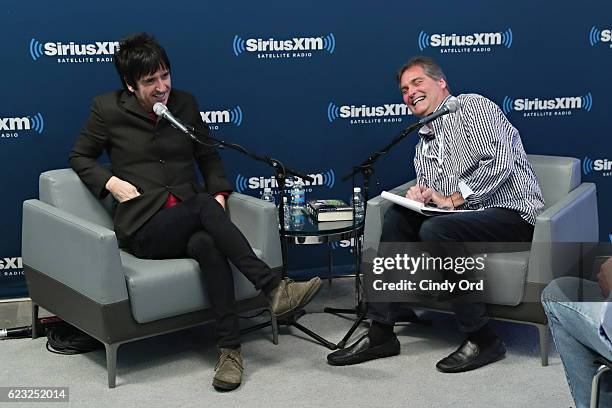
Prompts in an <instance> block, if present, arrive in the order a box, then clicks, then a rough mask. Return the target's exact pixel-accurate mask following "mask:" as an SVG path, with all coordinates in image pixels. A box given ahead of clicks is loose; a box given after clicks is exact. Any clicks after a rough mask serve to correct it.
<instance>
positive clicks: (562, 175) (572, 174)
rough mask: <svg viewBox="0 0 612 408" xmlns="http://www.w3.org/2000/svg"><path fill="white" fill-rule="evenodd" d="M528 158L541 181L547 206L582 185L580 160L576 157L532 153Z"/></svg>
mask: <svg viewBox="0 0 612 408" xmlns="http://www.w3.org/2000/svg"><path fill="white" fill-rule="evenodd" d="M527 159H528V160H529V163H530V164H531V166H532V167H533V170H534V171H535V174H536V176H537V177H538V181H539V182H540V189H541V190H542V195H544V201H545V203H546V208H548V207H550V206H551V205H553V204H554V203H556V202H557V201H559V199H560V198H561V197H563V196H565V195H566V194H567V193H569V192H570V191H572V190H573V189H575V188H576V187H578V185H580V181H581V179H580V160H578V159H576V158H573V157H560V156H540V155H536V154H530V155H528V156H527Z"/></svg>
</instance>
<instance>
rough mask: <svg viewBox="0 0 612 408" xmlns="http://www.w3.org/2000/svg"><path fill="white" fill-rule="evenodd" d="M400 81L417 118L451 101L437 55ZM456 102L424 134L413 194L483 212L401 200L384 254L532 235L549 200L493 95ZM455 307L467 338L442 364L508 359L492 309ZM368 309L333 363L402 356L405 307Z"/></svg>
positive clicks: (411, 65)
mask: <svg viewBox="0 0 612 408" xmlns="http://www.w3.org/2000/svg"><path fill="white" fill-rule="evenodd" d="M397 80H398V83H399V86H400V90H401V92H402V97H403V100H404V103H406V105H408V108H409V109H410V110H411V112H412V113H413V114H414V115H416V116H419V117H425V116H427V115H429V114H431V113H433V112H435V111H436V110H438V109H440V108H441V107H442V106H443V105H444V104H445V103H446V102H447V101H448V100H449V99H450V98H451V94H450V91H449V87H448V84H447V82H446V77H445V75H444V73H443V72H442V69H441V68H440V66H439V65H438V64H437V63H436V62H435V61H434V60H433V59H431V58H428V57H421V56H419V57H415V58H413V59H412V60H410V61H409V62H408V63H407V64H405V65H404V66H403V67H402V68H401V69H400V70H399V72H398V74H397ZM457 100H458V102H459V108H458V109H457V111H456V112H455V113H451V114H448V115H445V116H442V117H439V118H437V119H435V120H433V121H432V122H430V123H429V124H428V125H425V126H423V127H422V128H421V129H420V130H419V136H420V140H419V142H418V144H417V145H416V151H415V157H414V167H415V172H416V176H417V180H418V182H417V184H416V185H414V186H412V187H411V188H410V189H409V190H408V192H407V193H406V197H407V198H410V199H412V200H416V201H419V202H422V203H430V202H432V203H434V204H435V205H436V206H437V207H440V208H449V209H455V208H457V209H482V211H473V212H457V213H451V214H445V215H439V216H436V217H425V216H423V215H421V214H419V213H416V212H414V211H412V210H409V209H406V208H404V207H400V206H397V205H396V206H393V207H391V208H390V209H389V211H388V212H387V213H386V214H385V219H384V222H383V228H382V234H381V237H380V242H381V247H380V248H379V253H381V252H382V253H383V254H384V252H385V249H384V248H387V247H386V246H385V243H398V242H427V243H431V242H433V243H437V244H436V245H429V246H428V247H431V248H435V249H436V250H437V251H442V252H444V251H449V248H450V247H452V252H454V255H455V256H456V255H457V252H458V251H464V250H465V249H462V248H461V247H460V246H459V245H456V246H452V244H448V243H449V242H458V243H461V242H527V241H530V240H531V238H532V235H533V225H534V224H535V219H536V216H537V215H538V214H539V212H540V211H541V210H542V208H543V207H544V200H543V198H542V193H541V191H540V187H539V185H538V181H537V178H536V176H535V174H534V172H533V170H532V168H531V166H530V164H529V163H528V161H527V157H526V154H525V151H524V149H523V145H522V143H521V138H520V135H519V133H518V131H517V130H516V129H515V128H514V126H512V124H511V123H510V122H509V121H508V119H507V118H506V117H505V116H504V114H503V113H502V112H501V110H500V109H499V107H498V106H497V105H496V104H495V103H493V102H492V101H490V100H489V99H487V98H485V97H483V96H481V95H477V94H464V95H459V96H457ZM440 243H446V244H440ZM465 255H468V256H469V254H465ZM456 273H457V274H459V273H460V272H459V271H456ZM451 304H452V306H453V309H454V312H455V315H456V318H457V322H458V324H459V329H460V330H461V331H462V332H463V333H465V335H466V340H465V341H464V342H463V344H462V345H461V346H460V347H459V348H458V349H457V350H456V351H454V352H453V353H451V354H450V355H449V356H448V357H446V358H444V359H442V360H441V361H439V362H438V363H437V364H436V368H437V369H438V370H440V371H442V372H461V371H467V370H472V369H475V368H478V367H480V366H483V365H485V364H488V363H491V362H493V361H495V360H497V359H499V358H501V357H502V356H503V355H504V354H505V352H506V349H505V346H504V344H503V342H502V341H501V339H499V337H497V335H496V334H495V333H494V332H493V330H492V329H491V328H490V327H489V324H488V317H487V313H486V305H485V304H484V303H480V302H466V301H453V302H451ZM368 308H369V309H368V310H369V315H368V317H370V318H371V319H372V324H371V326H370V330H369V332H368V333H367V334H366V335H364V336H363V337H361V338H360V339H359V340H357V342H355V343H354V344H353V345H351V346H350V347H347V348H346V349H344V350H339V351H336V352H334V353H332V354H330V355H329V356H328V357H327V359H328V362H329V363H330V364H332V365H348V364H357V363H361V362H364V361H367V360H372V359H375V358H380V357H388V356H393V355H396V354H399V352H400V345H399V342H398V340H397V337H396V336H395V334H394V332H393V326H394V324H395V322H396V319H397V317H399V312H400V310H399V303H391V302H387V303H382V302H370V303H369V304H368Z"/></svg>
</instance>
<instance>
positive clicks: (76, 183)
mask: <svg viewBox="0 0 612 408" xmlns="http://www.w3.org/2000/svg"><path fill="white" fill-rule="evenodd" d="M38 191H39V195H40V201H42V202H45V203H47V204H49V205H52V206H54V207H56V208H59V209H62V210H64V211H66V212H68V213H70V214H73V215H76V216H78V217H81V218H83V219H85V220H87V221H91V222H93V223H95V224H98V225H102V226H104V227H106V228H108V229H110V230H114V227H113V220H112V218H111V216H110V209H111V207H112V200H111V199H108V200H104V201H100V200H99V199H97V198H96V197H95V196H94V195H93V194H92V193H91V191H89V189H88V188H87V187H86V186H85V184H83V182H82V181H81V179H80V178H79V176H78V175H77V174H76V173H75V172H74V170H72V169H59V170H50V171H46V172H44V173H42V174H41V175H40V179H39V182H38ZM109 197H110V194H109Z"/></svg>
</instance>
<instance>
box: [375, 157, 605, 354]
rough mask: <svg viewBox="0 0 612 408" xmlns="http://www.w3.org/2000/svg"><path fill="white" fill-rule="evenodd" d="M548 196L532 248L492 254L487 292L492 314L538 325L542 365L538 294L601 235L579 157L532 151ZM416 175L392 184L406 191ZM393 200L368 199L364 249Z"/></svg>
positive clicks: (437, 305) (543, 329)
mask: <svg viewBox="0 0 612 408" xmlns="http://www.w3.org/2000/svg"><path fill="white" fill-rule="evenodd" d="M528 160H529V162H530V164H531V165H532V166H533V169H534V171H535V173H536V175H537V177H538V180H539V182H540V187H541V189H542V193H543V195H544V200H545V201H546V207H545V209H544V211H543V212H542V213H541V214H540V215H539V216H538V217H537V220H536V224H535V230H534V234H533V242H532V245H531V249H530V250H529V251H524V252H513V253H496V254H488V257H487V268H486V270H487V272H486V273H487V278H488V279H487V281H488V282H489V283H490V284H492V287H491V288H490V289H489V290H488V293H487V299H486V300H487V303H488V310H489V315H490V316H491V317H493V318H497V319H501V320H508V321H513V322H518V323H526V324H531V325H534V326H536V327H537V328H538V331H539V335H540V355H541V361H542V365H543V366H545V365H547V364H548V322H547V319H546V315H545V314H544V310H543V309H542V305H541V304H540V301H539V299H540V295H541V292H542V289H544V287H545V286H546V284H548V283H549V282H550V281H551V280H552V279H553V278H554V277H557V276H563V275H569V274H573V273H575V270H574V269H573V267H574V266H575V265H576V259H577V258H578V256H579V251H580V248H579V245H572V244H567V245H566V244H555V243H583V242H597V241H598V240H599V224H598V214H597V197H596V189H595V185H594V184H592V183H581V173H580V171H581V167H580V160H578V159H575V158H569V157H554V156H539V155H529V156H528ZM415 182H416V181H415V180H412V181H410V182H408V183H406V184H403V185H401V186H399V187H397V188H394V189H393V190H391V192H393V193H395V194H400V195H402V196H403V195H404V194H405V193H406V191H407V190H408V188H409V187H410V186H412V185H414V184H415ZM391 205H392V204H391V202H390V201H387V200H385V199H383V198H382V197H380V196H379V197H375V198H373V199H371V200H369V201H368V207H367V216H366V221H365V231H364V250H368V249H370V250H372V249H374V250H375V249H376V248H377V247H378V243H379V241H380V234H381V229H382V222H383V219H384V215H385V212H386V211H387V210H388V209H389V208H390V207H391ZM415 307H422V308H424V309H432V310H441V311H449V310H450V307H449V305H448V304H445V303H442V302H437V301H434V300H432V301H430V302H429V301H427V302H423V303H422V304H421V303H419V304H417V305H415Z"/></svg>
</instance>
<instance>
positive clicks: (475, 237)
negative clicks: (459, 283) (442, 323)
mask: <svg viewBox="0 0 612 408" xmlns="http://www.w3.org/2000/svg"><path fill="white" fill-rule="evenodd" d="M532 237H533V226H532V225H531V224H529V223H528V222H527V221H525V220H524V219H522V218H521V216H520V215H519V214H518V213H517V212H515V211H511V210H507V209H503V208H487V209H485V210H483V211H476V212H464V213H454V214H445V215H438V216H434V217H426V216H424V215H421V214H419V213H416V212H414V211H412V210H409V209H407V208H404V207H401V206H399V205H394V206H393V207H391V208H390V209H389V210H388V211H387V213H386V214H385V219H384V222H383V228H382V234H381V236H380V242H381V243H385V242H387V243H390V242H528V241H531V238H532ZM461 250H462V249H461V246H459V245H457V246H454V245H453V246H452V251H453V255H454V256H458V255H459V254H458V253H457V251H461ZM380 252H381V251H380V250H379V253H380ZM380 255H381V256H387V255H385V254H384V253H380ZM388 255H391V254H388ZM463 255H464V256H469V255H471V254H469V253H465V254H463ZM451 304H452V306H453V311H454V312H455V315H456V318H457V323H458V325H459V330H461V331H462V332H464V333H471V332H474V331H476V330H478V329H480V328H481V327H482V326H484V325H485V324H486V323H487V322H488V316H487V308H486V304H485V303H481V302H475V303H468V302H451ZM399 307H400V303H392V302H370V303H368V317H369V318H371V319H372V320H375V321H377V322H380V323H383V324H391V325H393V324H395V322H396V319H397V318H398V317H399V312H400V310H399Z"/></svg>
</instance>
